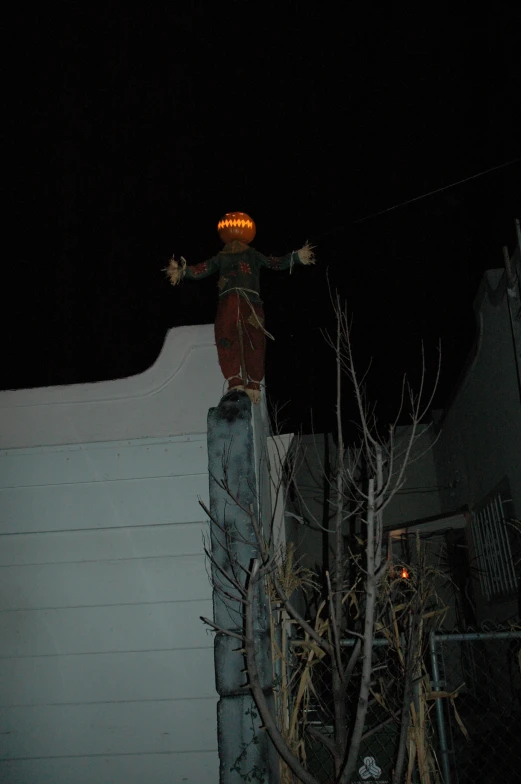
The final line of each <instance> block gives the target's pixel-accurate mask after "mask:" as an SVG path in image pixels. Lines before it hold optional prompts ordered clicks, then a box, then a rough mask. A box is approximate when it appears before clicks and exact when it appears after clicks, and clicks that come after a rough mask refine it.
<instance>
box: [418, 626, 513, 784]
mask: <svg viewBox="0 0 521 784" xmlns="http://www.w3.org/2000/svg"><path fill="white" fill-rule="evenodd" d="M431 667H432V676H433V687H434V689H436V690H438V689H440V690H443V691H445V692H449V693H453V694H457V696H456V697H455V698H454V700H450V699H439V700H437V701H436V718H437V722H436V725H437V731H436V748H437V752H438V756H439V760H440V763H441V768H442V773H443V781H444V784H476V782H480V784H499V783H500V782H501V784H503V782H514V781H519V780H520V779H521V632H520V631H495V632H481V633H477V632H468V633H466V634H434V635H432V637H431Z"/></svg>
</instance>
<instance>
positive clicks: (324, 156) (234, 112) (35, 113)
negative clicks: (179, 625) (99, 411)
mask: <svg viewBox="0 0 521 784" xmlns="http://www.w3.org/2000/svg"><path fill="white" fill-rule="evenodd" d="M395 5H396V4H387V5H385V6H384V5H383V4H365V5H364V7H361V4H358V3H357V4H354V3H346V4H344V11H343V12H342V15H341V16H338V12H337V10H336V9H337V6H336V4H335V5H334V6H333V5H331V4H323V5H321V6H320V8H321V10H320V11H319V10H317V9H318V8H319V5H318V4H315V3H313V4H309V9H306V8H305V7H304V4H303V3H300V2H299V3H296V2H293V3H289V2H288V3H276V4H275V3H262V4H260V3H256V2H245V1H243V2H239V1H238V0H236V1H235V2H229V3H227V4H224V5H223V6H220V5H218V4H214V3H209V2H208V3H201V2H192V3H186V4H184V8H185V9H186V10H184V11H182V10H174V9H175V8H176V7H177V8H182V6H181V5H180V4H152V5H150V7H147V6H145V5H141V6H140V8H138V10H137V11H136V10H133V9H132V10H131V8H132V4H129V6H128V8H127V9H125V7H124V6H123V5H119V4H116V3H111V2H107V3H105V4H103V6H101V5H100V6H99V7H98V6H96V5H95V4H94V7H92V6H91V5H89V6H87V5H86V4H81V3H72V2H71V3H57V4H52V5H51V6H49V5H48V4H47V5H46V6H42V7H41V9H39V10H38V11H28V10H27V8H24V9H23V11H20V14H19V18H18V19H15V20H14V21H13V25H12V30H11V37H12V41H13V51H14V52H16V53H17V54H16V59H15V65H14V66H13V69H14V70H13V104H14V105H13V108H12V110H11V111H10V112H9V117H10V119H9V128H8V130H9V131H10V132H11V137H12V147H11V151H10V153H9V156H10V157H11V156H12V161H13V162H14V164H15V174H14V177H13V180H12V184H11V185H9V186H8V194H7V195H8V201H9V203H10V204H11V205H12V206H13V207H14V210H13V213H12V217H10V219H9V223H8V226H7V233H8V235H10V236H11V238H12V239H11V241H10V242H9V243H8V247H10V248H11V250H10V251H8V255H7V258H6V265H5V267H4V269H5V273H6V274H5V277H4V302H5V303H6V306H4V308H3V309H2V312H3V316H4V318H5V319H6V325H5V327H4V329H5V332H4V334H6V335H8V340H7V352H6V355H7V356H6V357H5V360H4V361H3V363H2V366H3V374H4V377H3V379H2V381H1V384H2V387H3V388H19V387H30V386H44V385H50V384H70V383H76V382H87V381H100V380H104V379H112V378H119V377H123V376H127V375H132V374H134V373H138V372H140V371H142V370H144V369H145V368H146V367H148V366H149V365H150V364H152V363H153V362H154V360H155V359H156V357H157V354H158V352H159V350H160V347H161V345H162V342H163V339H164V336H165V333H166V330H167V329H168V328H169V327H172V326H177V325H183V324H195V323H208V322H211V321H212V320H213V316H214V313H215V307H216V289H215V283H216V280H215V279H213V278H209V279H207V280H206V281H204V282H201V283H199V284H190V283H185V284H184V286H183V287H181V288H180V289H173V288H171V287H170V286H169V285H168V284H167V282H166V280H165V279H164V277H163V273H162V272H161V268H162V267H163V266H165V264H166V262H167V261H168V258H169V256H170V255H171V254H172V253H173V252H175V253H176V255H177V256H179V255H184V256H185V257H186V258H187V259H188V262H189V263H196V262H198V261H201V260H203V259H205V258H207V257H209V256H211V255H214V254H215V253H216V252H218V251H219V249H220V247H221V245H220V242H219V239H218V237H217V235H216V231H215V224H216V221H217V220H218V219H219V217H221V215H222V214H223V213H224V212H227V211H230V210H243V211H246V212H248V213H249V214H251V215H252V217H253V218H254V219H255V221H256V223H257V227H258V233H257V237H256V238H255V240H254V242H253V245H254V246H255V247H257V248H258V249H259V250H261V251H263V252H265V253H267V254H269V253H274V254H282V253H285V252H287V251H289V250H292V249H295V248H298V247H300V246H301V244H302V243H303V241H304V240H305V239H310V240H311V241H313V242H315V243H316V244H317V257H318V264H317V266H316V267H315V268H313V269H302V268H298V269H296V270H295V271H294V272H293V274H292V275H291V277H290V276H289V274H288V273H278V274H276V273H270V272H266V273H265V274H264V279H263V299H264V302H265V310H266V316H267V326H268V329H269V330H270V331H271V332H273V333H274V334H275V336H276V342H275V343H272V344H270V345H269V346H268V360H267V383H268V387H269V391H270V394H271V396H272V398H273V399H274V400H275V401H278V402H279V403H281V404H282V403H284V402H285V401H288V400H289V401H291V402H290V403H289V404H288V405H287V406H286V408H285V410H284V414H285V416H286V420H287V421H286V427H287V428H289V429H294V428H297V427H299V426H300V425H301V424H303V426H304V427H305V428H307V427H308V425H309V410H310V408H314V410H315V423H316V426H317V427H318V428H321V427H325V426H327V424H328V423H327V416H325V417H324V416H322V414H321V411H322V412H323V411H324V410H327V411H330V410H331V405H330V403H331V399H332V398H331V396H330V391H329V389H330V386H331V384H330V381H331V373H332V370H333V358H332V356H331V355H330V353H329V352H328V349H327V348H326V347H325V345H324V343H323V339H322V337H321V335H320V328H321V327H324V326H328V325H329V323H330V321H331V318H330V308H329V306H328V295H327V286H326V269H329V276H330V279H331V281H332V283H333V285H335V286H337V287H338V288H339V290H340V292H341V294H342V296H344V297H345V300H346V303H347V307H348V309H349V311H350V312H351V313H352V314H353V319H354V332H353V337H354V341H355V345H356V348H357V352H358V355H359V357H360V362H361V364H362V365H365V364H366V363H367V361H368V360H369V358H370V357H371V356H372V357H373V368H372V371H371V376H370V390H371V392H372V394H373V395H374V396H376V397H377V398H378V399H379V400H380V401H382V406H381V412H382V416H384V417H385V416H387V411H388V409H389V410H390V407H391V406H392V404H394V400H395V394H396V389H397V385H398V384H399V382H400V379H401V375H402V372H403V371H404V370H406V369H413V368H415V367H418V363H419V347H420V341H421V339H422V338H423V339H424V341H425V343H426V346H427V354H428V356H429V357H430V358H431V359H434V354H435V345H436V342H437V339H438V337H439V338H441V340H442V347H443V370H442V379H441V383H440V387H439V393H438V396H437V399H436V405H439V406H441V405H443V403H444V401H445V400H446V399H447V397H448V395H449V393H450V391H451V389H452V387H453V386H454V384H455V382H456V380H457V377H458V375H459V372H460V370H461V368H462V366H463V364H464V362H465V358H466V356H467V354H468V352H469V350H470V347H471V344H472V341H473V337H474V329H475V327H474V317H473V312H472V301H473V297H474V295H475V293H476V290H477V287H478V284H479V280H480V277H481V274H482V272H483V270H485V269H486V268H490V267H497V266H501V264H502V251H501V247H502V245H503V244H509V245H510V246H512V245H513V243H514V237H515V233H514V218H515V217H520V213H521V187H520V183H521V164H520V163H519V162H517V163H516V164H514V165H511V166H508V167H504V168H501V169H498V170H497V171H494V172H491V173H489V174H486V175H484V176H482V177H478V178H475V179H471V180H469V181H467V182H465V183H463V184H461V185H458V186H456V187H454V188H450V189H447V190H444V191H442V192H441V193H438V194H435V195H433V196H429V197H427V198H424V199H420V200H418V201H415V202H414V203H412V204H409V205H406V206H403V207H401V208H399V209H396V210H392V211H389V212H386V213H384V214H383V215H378V216H375V217H372V218H370V219H368V220H363V221H360V220H359V219H360V218H363V217H364V216H366V215H368V214H371V213H375V212H378V211H380V210H384V209H385V208H387V207H391V206H393V205H395V204H398V203H400V202H403V201H407V200H409V199H412V198H414V197H416V196H419V195H421V194H424V193H426V192H429V191H433V190H436V189H438V188H442V187H443V186H445V185H448V184H450V183H452V182H455V181H458V180H462V179H464V178H468V177H471V176H472V175H474V174H477V173H479V172H482V171H485V170H487V169H489V168H491V167H496V166H500V165H501V164H503V163H504V162H506V161H510V160H513V159H516V158H518V157H519V156H520V155H521V131H520V128H521V125H520V123H519V95H520V94H521V79H520V74H521V71H520V66H519V42H518V36H519V29H520V22H521V15H520V13H519V12H518V11H516V10H514V4H512V6H511V8H510V9H509V7H508V6H505V7H504V8H502V7H501V6H495V7H494V8H492V9H491V10H490V11H489V12H483V13H482V14H477V12H476V11H475V10H474V13H473V15H472V16H469V15H468V13H467V10H463V9H462V10H461V11H458V10H456V11H452V10H451V11H450V12H448V13H449V14H450V15H448V16H447V15H443V14H439V15H437V16H436V17H429V16H428V15H427V14H426V13H425V10H424V9H416V8H415V7H414V10H412V11H411V10H410V9H412V8H413V6H410V8H409V10H407V9H399V8H398V9H397V8H396V7H394V6H395ZM7 272H8V274H7ZM9 276H12V277H11V279H10V280H8V277H9ZM413 378H414V373H413ZM187 393H188V391H187Z"/></svg>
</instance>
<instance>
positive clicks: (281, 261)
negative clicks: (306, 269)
mask: <svg viewBox="0 0 521 784" xmlns="http://www.w3.org/2000/svg"><path fill="white" fill-rule="evenodd" d="M259 257H260V261H261V264H263V266H264V267H268V268H269V269H273V270H286V269H288V268H290V267H292V266H293V264H304V265H307V264H314V263H315V254H314V253H313V246H312V245H309V243H307V242H306V244H305V245H304V246H303V247H302V248H301V249H300V250H294V251H293V252H292V253H287V254H286V255H285V256H278V257H277V256H263V255H262V253H259Z"/></svg>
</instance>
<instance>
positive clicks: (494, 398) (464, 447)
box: [434, 251, 521, 621]
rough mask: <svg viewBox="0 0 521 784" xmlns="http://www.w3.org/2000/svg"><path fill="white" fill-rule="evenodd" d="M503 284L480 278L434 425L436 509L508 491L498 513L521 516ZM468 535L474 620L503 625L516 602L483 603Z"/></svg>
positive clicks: (520, 447)
mask: <svg viewBox="0 0 521 784" xmlns="http://www.w3.org/2000/svg"><path fill="white" fill-rule="evenodd" d="M517 253H518V255H519V251H518V252H517ZM506 284H507V281H506V275H505V273H504V272H503V271H502V270H489V271H488V272H487V273H486V275H485V278H484V279H483V282H482V286H481V288H480V291H479V293H478V296H477V298H476V303H475V310H476V317H477V323H478V336H477V342H476V347H475V352H474V356H473V360H472V362H471V364H470V366H469V367H468V369H467V371H466V373H465V375H464V377H463V380H462V383H461V385H460V387H459V389H458V391H457V393H456V395H455V397H454V399H453V401H452V403H451V405H450V406H449V407H448V409H447V411H446V412H445V415H444V417H443V418H442V421H441V431H440V434H439V438H438V441H437V443H436V445H435V447H434V456H435V461H436V470H437V475H438V482H439V484H440V485H441V487H442V491H441V503H442V510H443V511H450V510H453V509H457V508H461V507H463V506H466V505H468V507H469V508H470V510H478V509H479V507H480V505H482V504H483V502H484V501H485V500H486V499H487V497H488V496H489V495H490V494H491V493H493V492H494V491H498V490H503V491H504V490H505V489H506V488H508V492H507V493H506V494H505V493H504V495H505V497H506V498H510V499H511V500H509V501H507V502H506V504H505V515H506V516H507V517H517V518H518V519H519V518H520V517H521V398H520V389H519V382H518V375H517V369H516V359H515V345H514V341H513V334H512V324H511V318H510V313H509V302H508V293H507V285H506ZM473 530H474V526H472V525H471V526H470V529H469V534H470V535H469V556H470V560H471V563H472V565H473V567H474V580H473V598H474V603H475V607H476V613H477V617H478V620H480V621H483V620H485V619H487V618H491V617H492V618H494V619H495V620H498V621H506V620H508V619H510V618H512V617H513V616H514V615H515V614H516V613H517V612H519V608H518V597H517V595H516V592H514V591H513V592H512V595H511V597H510V599H503V600H501V601H493V602H487V601H486V600H485V597H484V595H483V593H482V591H481V581H480V579H479V572H478V570H479V569H482V568H483V565H482V564H480V563H479V562H478V560H477V554H476V550H475V541H474V536H473ZM508 535H509V539H510V540H511V545H512V547H513V549H514V557H515V548H516V547H517V548H518V547H519V536H516V535H515V534H514V533H513V531H512V530H511V529H508Z"/></svg>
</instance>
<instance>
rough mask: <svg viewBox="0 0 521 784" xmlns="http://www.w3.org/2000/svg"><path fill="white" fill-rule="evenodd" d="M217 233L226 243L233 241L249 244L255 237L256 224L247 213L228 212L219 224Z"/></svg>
mask: <svg viewBox="0 0 521 784" xmlns="http://www.w3.org/2000/svg"><path fill="white" fill-rule="evenodd" d="M217 231H218V232H219V237H220V238H221V240H222V241H223V242H224V243H226V242H232V241H233V240H240V241H241V242H245V243H248V242H251V241H252V239H253V238H254V237H255V231H256V228H255V222H254V221H252V219H251V218H250V216H249V215H246V213H245V212H227V213H226V215H225V216H224V218H221V220H220V221H219V223H218V224H217Z"/></svg>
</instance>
